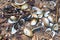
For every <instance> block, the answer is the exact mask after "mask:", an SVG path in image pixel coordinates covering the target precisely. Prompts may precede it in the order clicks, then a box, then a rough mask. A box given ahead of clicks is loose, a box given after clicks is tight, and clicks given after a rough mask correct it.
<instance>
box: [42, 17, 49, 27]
mask: <svg viewBox="0 0 60 40" xmlns="http://www.w3.org/2000/svg"><path fill="white" fill-rule="evenodd" d="M42 21H43V23H44V26H49V20H48V19H47V18H43V20H42Z"/></svg>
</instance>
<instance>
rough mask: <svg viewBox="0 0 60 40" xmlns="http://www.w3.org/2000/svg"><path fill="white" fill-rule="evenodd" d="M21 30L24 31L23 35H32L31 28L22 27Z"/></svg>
mask: <svg viewBox="0 0 60 40" xmlns="http://www.w3.org/2000/svg"><path fill="white" fill-rule="evenodd" d="M23 32H24V34H25V35H27V36H29V37H32V36H33V32H32V30H29V29H28V28H24V30H23Z"/></svg>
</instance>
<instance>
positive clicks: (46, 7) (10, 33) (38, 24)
mask: <svg viewBox="0 0 60 40" xmlns="http://www.w3.org/2000/svg"><path fill="white" fill-rule="evenodd" d="M31 1H32V0H31ZM56 5H57V4H56V2H55V1H43V2H40V3H39V5H38V6H39V7H37V6H36V5H35V4H34V6H32V5H30V4H29V2H28V1H25V0H24V1H22V2H20V3H19V2H17V1H16V0H15V2H14V3H10V5H7V6H5V7H4V8H3V9H2V11H3V13H7V14H9V15H8V16H9V17H7V18H6V17H5V16H7V14H6V15H5V14H3V15H1V16H2V18H1V19H4V18H3V17H5V18H6V20H4V21H3V22H0V23H5V24H7V26H6V28H5V27H3V28H4V29H5V32H4V33H1V34H2V35H4V37H3V40H6V38H7V37H9V39H7V40H18V39H17V38H18V37H17V36H16V35H19V37H21V38H22V39H21V40H24V39H25V38H26V39H25V40H29V39H31V38H32V40H53V38H54V37H55V36H56V35H57V34H58V33H59V27H60V26H59V24H60V17H58V22H56V14H55V13H54V12H55V10H56V8H55V7H56ZM11 14H13V15H11ZM16 14H18V15H16ZM5 24H1V26H5ZM9 24H10V25H9ZM1 29H2V27H1ZM2 31H4V30H2ZM12 37H13V38H12ZM0 39H2V36H1V35H0Z"/></svg>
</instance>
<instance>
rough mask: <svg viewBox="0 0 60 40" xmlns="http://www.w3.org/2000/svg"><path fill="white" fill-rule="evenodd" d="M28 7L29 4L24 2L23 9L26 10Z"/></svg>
mask: <svg viewBox="0 0 60 40" xmlns="http://www.w3.org/2000/svg"><path fill="white" fill-rule="evenodd" d="M28 7H29V6H28V4H24V5H22V6H21V9H22V10H25V9H27V8H28Z"/></svg>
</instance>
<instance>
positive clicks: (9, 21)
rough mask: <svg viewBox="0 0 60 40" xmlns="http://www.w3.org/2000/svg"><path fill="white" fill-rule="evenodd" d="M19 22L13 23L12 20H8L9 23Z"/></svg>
mask: <svg viewBox="0 0 60 40" xmlns="http://www.w3.org/2000/svg"><path fill="white" fill-rule="evenodd" d="M16 22H17V21H11V20H10V19H8V23H16Z"/></svg>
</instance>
